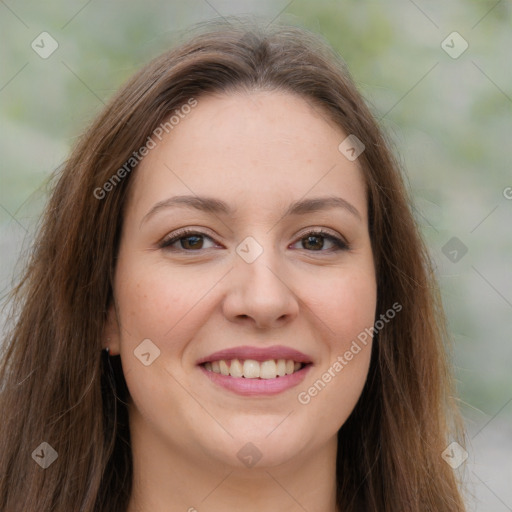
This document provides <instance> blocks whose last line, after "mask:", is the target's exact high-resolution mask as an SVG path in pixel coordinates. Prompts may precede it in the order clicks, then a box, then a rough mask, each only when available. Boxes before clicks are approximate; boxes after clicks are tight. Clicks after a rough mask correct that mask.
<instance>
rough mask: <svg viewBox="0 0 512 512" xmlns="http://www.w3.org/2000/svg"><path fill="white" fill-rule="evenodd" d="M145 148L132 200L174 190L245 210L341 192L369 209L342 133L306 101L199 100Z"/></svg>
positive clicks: (141, 202)
mask: <svg viewBox="0 0 512 512" xmlns="http://www.w3.org/2000/svg"><path fill="white" fill-rule="evenodd" d="M187 112H188V113H186V114H185V113H184V112H181V116H175V118H174V119H173V121H174V124H173V125H172V129H170V130H168V133H165V132H164V135H163V137H162V140H161V141H159V140H158V138H156V137H154V136H153V139H154V140H155V142H156V146H155V147H154V148H153V149H151V150H150V151H149V153H148V154H147V156H145V157H144V159H143V161H142V162H141V164H140V165H139V168H138V169H137V171H136V172H135V176H134V177H133V178H134V180H135V183H134V184H133V185H134V190H133V203H134V205H135V206H137V207H141V208H143V207H148V206H150V205H151V203H154V202H157V201H161V200H163V199H165V198H166V197H169V195H174V194H197V195H209V196H217V197H220V198H222V199H223V200H225V201H226V202H228V203H230V204H232V205H233V206H234V207H235V208H237V210H240V209H243V208H251V207H256V208H263V209H266V208H269V209H272V208H273V207H275V206H276V205H277V204H278V203H279V204H281V205H282V204H283V202H286V203H289V202H290V201H292V200H296V199H298V198H300V197H304V196H306V195H308V194H309V195H322V194H329V195H333V194H334V195H342V196H343V197H345V198H348V197H350V200H351V202H353V203H356V207H357V208H358V209H359V210H360V211H361V213H362V214H364V215H365V214H366V211H365V210H366V187H365V185H364V178H363V173H362V171H361V169H360V168H359V165H358V163H357V161H349V160H348V159H347V158H345V156H343V154H342V153H341V152H340V151H339V149H338V146H339V145H340V143H341V142H342V141H343V140H344V139H345V138H346V137H347V134H345V133H344V132H343V130H342V129H341V128H340V127H338V126H337V125H336V124H335V123H334V122H333V121H332V120H331V119H330V118H329V117H328V116H327V114H326V113H325V112H324V111H323V109H321V108H320V107H318V106H316V105H313V104H312V103H311V102H309V101H307V100H305V99H304V98H302V97H300V96H297V95H294V94H290V93H286V92H280V91H279V92H278V91H254V92H244V93H241V92H240V93H230V94H222V95H209V96H204V97H199V98H197V104H196V106H195V107H194V108H193V109H190V110H189V109H187Z"/></svg>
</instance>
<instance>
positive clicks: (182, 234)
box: [159, 228, 350, 253]
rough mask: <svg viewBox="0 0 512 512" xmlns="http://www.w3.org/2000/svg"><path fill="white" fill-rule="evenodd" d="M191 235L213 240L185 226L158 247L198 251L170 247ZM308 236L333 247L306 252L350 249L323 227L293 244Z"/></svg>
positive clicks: (190, 251)
mask: <svg viewBox="0 0 512 512" xmlns="http://www.w3.org/2000/svg"><path fill="white" fill-rule="evenodd" d="M191 236H199V237H201V236H202V237H206V238H209V239H210V240H212V241H214V242H215V240H213V238H212V237H211V236H209V235H207V234H206V233H203V232H201V231H197V230H194V229H188V228H185V229H181V230H179V231H177V232H176V233H174V234H173V236H172V237H171V236H168V237H166V238H164V239H163V240H162V241H161V242H160V244H159V248H160V249H165V250H168V251H178V252H179V251H182V252H186V253H194V252H200V251H201V249H198V250H191V249H183V248H179V249H173V248H171V245H173V244H174V243H176V242H179V241H180V240H182V239H186V238H188V237H191ZM309 236H317V237H322V238H326V239H328V240H330V241H331V242H332V243H333V244H334V246H335V247H333V248H331V249H327V250H322V249H320V250H318V251H314V250H308V249H304V250H306V251H308V252H320V253H322V252H324V253H325V252H327V253H331V252H338V251H347V250H350V246H349V245H348V243H347V242H345V240H343V239H342V238H339V237H337V236H334V235H332V234H331V233H328V232H326V231H324V230H323V229H317V230H311V231H308V232H306V233H304V234H303V235H302V236H301V237H300V238H299V239H298V240H297V241H296V242H294V244H295V243H297V242H299V241H301V240H304V239H306V238H307V237H309ZM294 244H293V245H294Z"/></svg>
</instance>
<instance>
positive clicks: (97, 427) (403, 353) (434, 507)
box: [0, 23, 464, 512]
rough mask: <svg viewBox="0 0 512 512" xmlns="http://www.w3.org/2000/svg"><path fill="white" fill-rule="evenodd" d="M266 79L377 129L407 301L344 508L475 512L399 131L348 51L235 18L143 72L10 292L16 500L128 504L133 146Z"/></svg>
mask: <svg viewBox="0 0 512 512" xmlns="http://www.w3.org/2000/svg"><path fill="white" fill-rule="evenodd" d="M255 89H265V90H282V91H288V92H290V93H294V94H298V95H300V96H301V97H303V98H304V99H306V100H307V101H308V102H310V103H311V104H312V105H313V106H315V107H316V108H318V110H319V111H320V112H323V113H324V115H325V116H327V117H329V118H330V119H331V120H332V121H334V122H335V123H337V125H339V126H340V127H341V128H342V129H343V131H344V132H345V133H347V134H353V135H355V136H357V138H359V139H360V140H361V141H363V143H364V145H365V151H364V152H363V153H362V154H361V155H360V156H359V158H358V162H359V165H360V166H361V168H362V170H363V173H364V175H365V179H366V183H367V194H368V208H369V230H370V236H371V242H372V248H373V253H374V259H375V266H376V275H377V279H378V282H377V286H378V291H377V293H378V299H377V316H376V318H379V317H380V315H381V314H382V313H384V312H385V311H386V310H388V309H389V308H390V306H391V305H392V304H394V303H395V302H398V303H399V304H400V305H401V306H402V311H401V312H400V314H397V315H396V317H395V318H394V319H393V321H392V322H389V324H388V325H386V327H385V328H384V329H382V330H381V331H379V332H378V334H377V335H376V336H375V339H374V344H373V349H372V358H371V363H370V369H369V374H368V379H367V382H366V385H365V387H364V390H363V393H362V396H361V397H360V400H359V401H358V403H357V405H356V407H355V409H354V411H353V413H352V414H351V416H350V417H349V418H348V420H347V421H346V422H345V424H344V425H343V426H342V427H341V429H340V430H339V434H338V440H339V442H338V454H337V482H338V497H337V501H338V506H339V508H340V510H341V511H343V512H355V511H358V510H365V511H378V512H391V511H392V512H400V511H404V512H405V511H407V512H420V511H421V512H426V511H432V512H434V511H436V512H438V511H440V510H442V511H443V512H460V511H463V510H464V505H463V500H462V498H461V493H460V490H459V484H458V482H457V480H456V478H455V476H454V473H453V470H452V469H451V468H450V467H449V466H448V464H446V463H445V462H444V461H443V459H442V457H441V453H442V452H443V450H444V449H445V448H446V446H447V444H448V443H449V442H450V441H451V440H453V439H459V440H461V437H460V436H461V435H463V431H462V429H461V421H460V417H459V415H458V411H457V409H456V407H455V404H454V399H453V396H452V394H453V384H452V380H451V377H450V371H449V364H448V360H449V358H448V355H449V354H448V355H447V350H446V338H447V336H446V332H445V320H444V317H443V312H442V308H441V303H440V299H439V293H438V291H437V285H436V281H435V277H434V274H433V270H432V265H431V262H430V259H429V256H428V253H427V250H426V248H425V246H424V243H423V242H422V239H421V237H420V235H419V233H418V228H417V226H416V224H415V221H414V218H413V215H412V213H411V204H410V199H409V195H408V191H407V189H406V187H405V186H404V182H403V178H402V176H401V172H400V170H399V167H398V165H397V163H396V161H395V160H394V158H393V156H392V155H391V152H390V150H389V144H388V143H387V141H386V140H385V138H384V136H383V134H382V131H381V129H380V128H379V126H378V125H377V123H376V121H375V119H374V118H373V116H372V115H371V113H370V111H369V109H368V107H367V106H366V105H365V103H364V101H363V99H362V97H361V96H360V95H359V93H358V92H357V90H356V88H355V86H354V84H353V82H352V80H351V78H350V75H349V73H348V71H347V69H346V68H345V65H344V64H343V62H342V61H341V59H340V58H339V57H338V56H337V55H336V54H335V53H334V51H332V50H331V49H330V48H329V46H328V45H326V44H325V43H324V42H322V40H321V39H320V38H318V37H317V36H314V35H311V34H310V33H308V32H307V31H305V30H303V29H298V28H293V27H289V26H279V27H277V28H273V29H262V28H261V27H259V26H257V25H253V24H251V25H250V26H247V25H245V24H243V23H238V24H233V23H231V24H225V23H223V24H218V25H215V26H213V27H210V26H209V27H208V29H207V31H206V32H203V33H200V34H199V35H195V36H194V37H193V38H192V39H190V40H189V41H187V42H185V43H182V44H180V45H179V46H178V47H176V48H175V49H173V50H171V51H169V52H167V53H165V54H163V55H161V56H160V57H158V58H156V59H155V60H153V61H152V62H150V63H149V64H148V65H147V66H145V67H144V68H143V69H141V70H140V71H139V72H138V73H137V74H136V75H135V76H134V77H133V78H132V79H131V80H129V82H128V83H127V84H126V85H125V86H124V87H123V88H122V89H121V90H120V91H119V92H118V93H117V94H116V95H115V96H114V97H113V98H112V100H111V101H110V103H109V104H108V105H107V107H106V108H105V109H104V110H103V111H102V113H101V114H100V115H99V117H98V118H97V119H96V120H95V121H94V122H93V124H92V126H91V127H90V128H89V129H88V131H87V132H86V133H85V134H84V135H83V137H82V138H81V139H80V141H79V142H78V144H77V146H76V147H75V149H74V151H73V152H72V154H71V156H70V158H69V160H68V161H67V162H66V163H65V165H64V166H63V167H62V168H61V169H60V170H59V172H58V173H56V176H55V185H54V190H53V193H52V194H51V197H50V200H49V203H48V206H47V208H46V210H45V213H44V216H43V218H42V220H41V225H40V229H39V231H38V235H37V238H36V241H35V245H34V247H33V252H32V257H31V260H30V263H29V265H28V266H27V269H26V271H25V273H24V276H23V277H22V279H21V281H20V284H19V285H18V286H17V287H16V289H15V290H14V292H13V301H12V302H11V303H12V304H13V313H12V315H13V316H12V318H13V323H12V328H11V329H10V330H9V332H8V334H7V336H6V339H5V342H4V346H3V359H2V366H1V369H0V384H1V386H2V387H1V394H0V410H1V413H2V421H1V422H0V509H1V510H2V511H5V512H17V511H20V512H21V511H23V512H32V511H34V512H35V511H36V510H37V511H39V512H41V511H52V512H69V511H71V510H73V511H82V512H92V511H109V512H110V511H120V512H121V511H125V510H126V507H127V504H128V500H129V497H130V492H131V478H132V459H131V450H130V435H129V430H128V426H127V408H126V405H125V403H124V399H125V397H126V396H127V389H126V384H125V382H124V378H123V375H122V368H121V365H120V361H119V356H116V357H110V360H111V361H110V362H111V364H107V363H106V362H107V359H108V357H105V356H104V355H102V350H101V348H102V334H103V328H104V324H105V320H106V311H107V309H108V307H109V305H110V304H111V302H112V301H113V295H112V289H113V288H112V283H113V275H114V269H115V264H116V255H117V250H118V244H119V237H120V230H121V225H122V221H123V208H124V205H125V203H126V196H127V193H128V190H129V188H128V187H129V184H130V182H131V181H132V179H131V178H132V176H133V174H134V172H136V162H134V161H133V158H132V156H133V153H134V151H137V150H138V149H139V148H141V147H143V146H144V145H145V143H146V142H147V139H148V137H149V136H150V135H151V134H152V133H153V131H154V130H155V129H156V128H157V127H158V125H159V124H160V123H162V122H163V121H164V120H165V119H168V116H169V115H171V114H172V113H173V112H175V111H176V110H177V109H179V108H180V107H183V105H185V104H186V103H187V102H189V101H190V100H191V99H196V100H200V98H201V96H202V95H205V94H208V93H213V92H230V91H235V90H248V91H250V90H255ZM340 142H341V141H340ZM130 159H132V160H130ZM126 162H131V163H130V164H129V165H128V166H127V165H126ZM123 166H124V169H125V172H124V173H119V169H121V168H123ZM114 175H117V178H120V179H117V178H115V184H114V181H112V180H113V176H114ZM109 180H110V181H109ZM107 182H110V183H111V186H107V187H105V184H106V183H107ZM98 191H100V192H98ZM42 442H46V443H48V444H49V445H50V446H51V447H52V448H53V449H54V450H55V451H56V452H57V454H58V457H57V459H56V460H55V461H54V462H53V464H52V465H51V466H49V467H48V468H46V469H42V468H41V467H40V466H39V465H38V464H36V462H35V459H34V460H33V457H32V456H31V454H32V452H33V451H34V450H36V449H37V448H38V447H39V446H40V444H41V443H42ZM45 446H46V445H44V446H43V448H45ZM43 448H39V449H43Z"/></svg>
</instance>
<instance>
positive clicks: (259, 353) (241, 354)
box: [197, 345, 311, 365]
mask: <svg viewBox="0 0 512 512" xmlns="http://www.w3.org/2000/svg"><path fill="white" fill-rule="evenodd" d="M221 359H223V360H225V361H229V360H231V359H242V360H246V359H253V360H254V361H259V362H262V361H268V360H270V359H292V360H293V361H295V362H297V363H311V358H310V357H309V356H307V355H306V354H304V353H302V352H299V351H298V350H295V349H294V348H290V347H285V346H282V345H274V346H273V347H266V348H263V347H250V346H243V347H233V348H226V349H224V350H219V351H218V352H214V353H213V354H210V355H208V356H206V357H202V358H201V359H199V360H198V361H197V364H198V365H199V364H203V363H206V362H212V361H220V360H221Z"/></svg>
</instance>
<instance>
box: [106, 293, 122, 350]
mask: <svg viewBox="0 0 512 512" xmlns="http://www.w3.org/2000/svg"><path fill="white" fill-rule="evenodd" d="M120 337H121V330H120V329H119V321H118V318H117V311H116V308H115V306H114V303H113V302H112V303H111V304H110V306H109V308H108V310H107V318H106V320H105V325H104V326H103V335H102V340H101V346H102V348H107V347H108V349H109V355H111V356H116V355H118V354H119V352H120V343H119V341H120Z"/></svg>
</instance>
